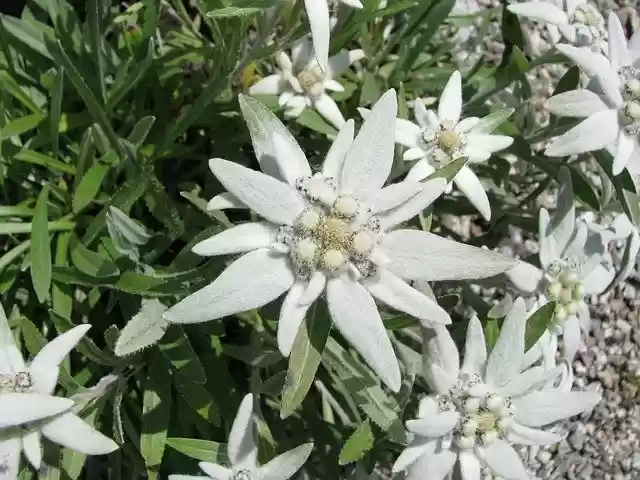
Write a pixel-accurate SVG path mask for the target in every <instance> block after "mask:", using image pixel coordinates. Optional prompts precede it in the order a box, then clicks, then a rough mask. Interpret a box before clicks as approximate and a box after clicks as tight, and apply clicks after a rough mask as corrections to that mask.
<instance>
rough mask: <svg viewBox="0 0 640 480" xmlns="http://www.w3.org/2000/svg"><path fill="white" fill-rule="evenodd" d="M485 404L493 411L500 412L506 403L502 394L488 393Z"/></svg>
mask: <svg viewBox="0 0 640 480" xmlns="http://www.w3.org/2000/svg"><path fill="white" fill-rule="evenodd" d="M484 405H485V406H486V407H487V408H488V409H489V410H491V411H492V412H498V411H500V409H501V408H502V406H503V405H504V400H503V399H502V397H501V396H500V395H487V398H485V400H484Z"/></svg>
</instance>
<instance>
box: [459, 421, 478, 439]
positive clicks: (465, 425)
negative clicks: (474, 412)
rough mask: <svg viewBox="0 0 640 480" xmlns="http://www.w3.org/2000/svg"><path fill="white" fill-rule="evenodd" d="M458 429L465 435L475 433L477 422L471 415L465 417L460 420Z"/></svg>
mask: <svg viewBox="0 0 640 480" xmlns="http://www.w3.org/2000/svg"><path fill="white" fill-rule="evenodd" d="M460 430H461V431H462V433H463V434H464V435H466V436H471V435H475V434H476V430H478V422H477V421H476V419H475V418H473V417H469V418H466V419H464V420H463V421H462V425H461V427H460Z"/></svg>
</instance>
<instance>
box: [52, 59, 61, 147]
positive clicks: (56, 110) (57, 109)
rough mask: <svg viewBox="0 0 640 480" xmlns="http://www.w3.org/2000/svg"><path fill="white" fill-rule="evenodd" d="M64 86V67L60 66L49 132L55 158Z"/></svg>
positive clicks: (54, 91)
mask: <svg viewBox="0 0 640 480" xmlns="http://www.w3.org/2000/svg"><path fill="white" fill-rule="evenodd" d="M63 87H64V68H62V67H60V68H59V69H58V71H57V72H56V76H55V79H54V81H53V88H52V89H51V106H50V107H49V134H50V135H51V141H52V142H53V145H52V155H53V157H54V158H56V157H57V156H58V148H59V147H60V135H59V133H60V132H59V129H60V113H61V109H62V92H63Z"/></svg>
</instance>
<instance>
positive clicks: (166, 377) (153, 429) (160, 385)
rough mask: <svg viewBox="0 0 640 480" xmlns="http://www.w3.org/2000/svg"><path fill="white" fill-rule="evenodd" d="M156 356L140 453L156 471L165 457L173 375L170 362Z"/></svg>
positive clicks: (145, 404) (151, 367) (145, 403)
mask: <svg viewBox="0 0 640 480" xmlns="http://www.w3.org/2000/svg"><path fill="white" fill-rule="evenodd" d="M158 355H159V354H158V353H157V352H156V355H154V357H153V360H152V361H151V363H150V365H149V369H148V377H147V381H146V382H145V390H144V395H143V398H142V432H141V435H140V454H141V455H142V458H144V460H145V463H146V465H147V469H150V470H152V472H150V473H151V475H153V473H155V472H156V470H157V468H158V467H159V466H160V464H161V463H162V457H163V456H164V448H165V444H166V443H165V440H166V438H167V430H168V428H169V421H170V420H171V372H170V371H169V369H168V368H167V366H166V365H167V363H166V362H165V361H164V360H163V359H162V358H158Z"/></svg>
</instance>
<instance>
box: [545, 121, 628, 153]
mask: <svg viewBox="0 0 640 480" xmlns="http://www.w3.org/2000/svg"><path fill="white" fill-rule="evenodd" d="M618 132H619V126H618V112H617V111H615V110H604V111H601V112H598V113H595V114H593V115H591V116H590V117H589V118H587V119H586V120H583V121H582V122H581V123H579V124H578V125H576V126H575V127H573V128H572V129H571V130H569V131H568V132H566V133H564V134H563V135H560V136H559V137H556V138H554V139H553V140H552V141H551V144H550V145H549V146H548V147H547V149H546V151H545V154H546V155H549V156H550V157H564V156H567V155H573V154H578V153H584V152H592V151H594V150H600V149H601V148H604V147H606V146H607V145H609V144H610V143H611V142H613V141H615V139H616V138H617V136H618Z"/></svg>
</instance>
